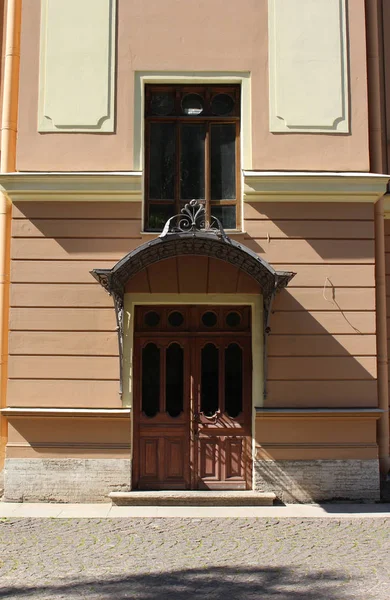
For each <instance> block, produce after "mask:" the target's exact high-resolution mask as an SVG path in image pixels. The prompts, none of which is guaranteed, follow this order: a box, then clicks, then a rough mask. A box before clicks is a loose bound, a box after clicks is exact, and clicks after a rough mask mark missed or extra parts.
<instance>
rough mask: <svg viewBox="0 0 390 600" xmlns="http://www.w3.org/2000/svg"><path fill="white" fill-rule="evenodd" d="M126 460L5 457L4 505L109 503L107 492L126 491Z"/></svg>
mask: <svg viewBox="0 0 390 600" xmlns="http://www.w3.org/2000/svg"><path fill="white" fill-rule="evenodd" d="M130 473H131V462H130V460H129V459H118V458H115V459H95V458H88V459H81V458H61V459H56V458H8V459H6V462H5V469H4V500H5V501H6V502H110V499H109V497H108V494H109V493H110V492H114V491H116V492H120V491H128V490H130V481H131V478H130Z"/></svg>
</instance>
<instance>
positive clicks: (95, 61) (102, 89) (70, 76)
mask: <svg viewBox="0 0 390 600" xmlns="http://www.w3.org/2000/svg"><path fill="white" fill-rule="evenodd" d="M115 5H116V0H83V1H82V2H80V1H79V0H66V2H64V1H63V0H42V4H41V6H42V16H41V50H40V52H41V56H40V77H39V85H40V90H39V91H40V97H39V115H38V129H39V131H47V132H49V131H62V132H66V131H87V132H94V131H96V132H112V131H114V86H115V77H114V74H115V7H116V6H115Z"/></svg>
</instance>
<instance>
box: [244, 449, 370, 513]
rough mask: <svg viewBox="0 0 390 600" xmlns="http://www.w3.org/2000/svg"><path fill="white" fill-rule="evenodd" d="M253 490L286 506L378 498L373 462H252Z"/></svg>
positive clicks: (368, 500)
mask: <svg viewBox="0 0 390 600" xmlns="http://www.w3.org/2000/svg"><path fill="white" fill-rule="evenodd" d="M254 464H255V489H256V490H259V491H262V492H274V493H275V494H276V496H277V497H278V499H279V500H281V501H282V502H286V503H297V502H302V503H308V502H321V501H324V500H328V501H330V500H334V501H336V500H350V501H355V502H358V501H360V502H376V501H378V500H379V499H380V481H379V465H378V461H377V460H281V461H261V460H257V461H255V463H254Z"/></svg>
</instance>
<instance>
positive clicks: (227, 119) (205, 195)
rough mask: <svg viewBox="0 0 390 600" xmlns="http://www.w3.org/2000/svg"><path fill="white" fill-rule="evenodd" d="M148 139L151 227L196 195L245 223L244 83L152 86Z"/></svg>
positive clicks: (226, 220) (212, 210) (228, 221)
mask: <svg viewBox="0 0 390 600" xmlns="http://www.w3.org/2000/svg"><path fill="white" fill-rule="evenodd" d="M145 142H146V143H145V172H146V180H145V229H146V230H147V231H156V232H157V231H161V230H162V229H163V227H164V224H165V222H166V221H167V220H168V219H169V218H170V217H172V216H173V215H175V214H178V213H180V210H181V209H182V208H183V206H184V205H185V204H186V203H188V202H189V201H190V200H193V199H196V200H199V201H201V202H203V203H204V204H205V208H206V216H207V218H208V219H210V217H211V215H212V216H215V217H217V218H218V219H219V220H220V221H221V223H222V225H223V227H224V228H225V229H238V228H240V225H241V222H240V217H241V215H240V209H239V203H238V200H239V198H240V179H241V178H240V86H239V85H215V86H214V85H204V86H202V85H147V86H146V89H145Z"/></svg>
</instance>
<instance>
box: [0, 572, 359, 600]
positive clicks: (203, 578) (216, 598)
mask: <svg viewBox="0 0 390 600" xmlns="http://www.w3.org/2000/svg"><path fill="white" fill-rule="evenodd" d="M349 583H350V580H349V578H348V577H347V576H346V575H345V574H343V573H342V572H341V571H330V570H321V571H314V570H311V571H310V572H308V571H307V570H305V571H304V570H303V569H300V568H299V567H297V568H286V567H263V568H255V567H249V568H248V567H242V568H239V567H235V568H232V567H210V568H204V569H185V570H180V571H170V572H169V571H168V572H160V573H152V574H149V573H147V574H139V575H129V576H127V577H115V578H113V577H109V576H107V577H102V578H101V579H80V578H79V579H72V580H71V579H61V580H57V581H56V582H53V583H49V582H48V583H47V584H40V585H36V584H35V585H31V586H30V585H28V584H26V585H25V586H23V585H12V586H10V587H3V589H1V588H0V598H2V599H8V598H14V599H17V598H20V599H24V598H34V599H37V600H49V599H53V600H54V599H57V598H58V599H59V598H63V599H64V598H66V599H67V600H69V599H72V598H87V599H88V600H124V599H125V598H137V599H139V600H151V599H156V598H158V599H159V600H168V599H169V600H183V599H184V598H208V599H212V600H255V599H256V600H271V599H272V600H275V598H277V599H278V600H352V598H353V599H354V600H357V597H356V594H353V591H352V590H351V589H349V590H347V589H346V588H347V587H349V585H348V584H349ZM348 592H349V593H348ZM366 597H367V596H366Z"/></svg>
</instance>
